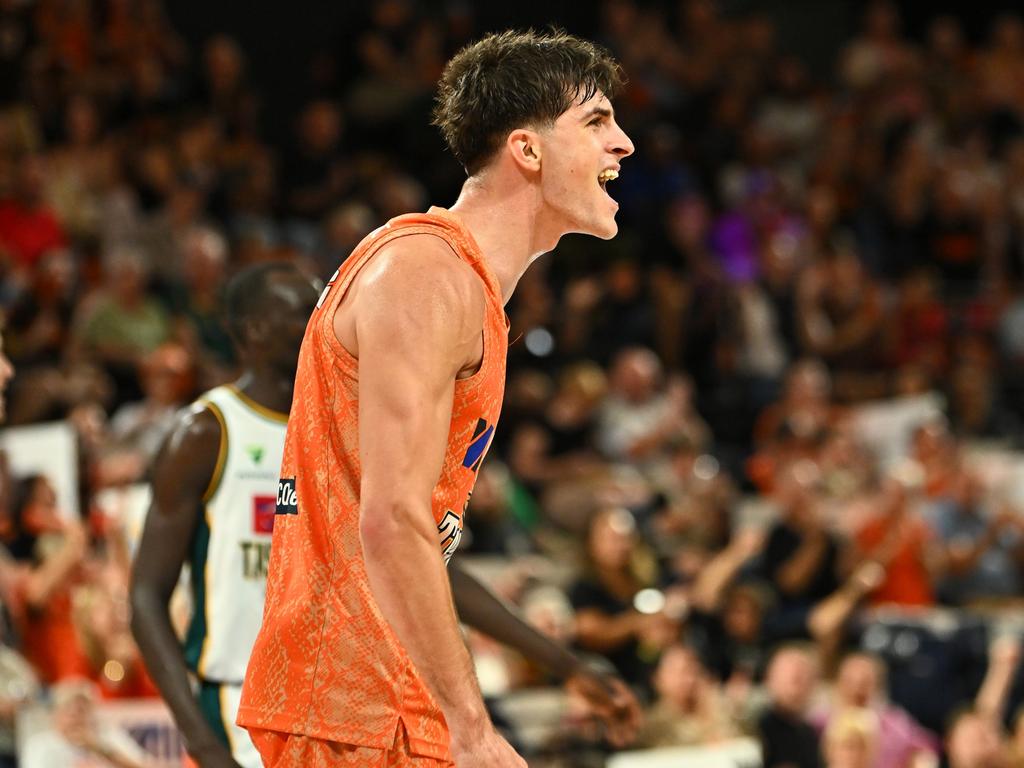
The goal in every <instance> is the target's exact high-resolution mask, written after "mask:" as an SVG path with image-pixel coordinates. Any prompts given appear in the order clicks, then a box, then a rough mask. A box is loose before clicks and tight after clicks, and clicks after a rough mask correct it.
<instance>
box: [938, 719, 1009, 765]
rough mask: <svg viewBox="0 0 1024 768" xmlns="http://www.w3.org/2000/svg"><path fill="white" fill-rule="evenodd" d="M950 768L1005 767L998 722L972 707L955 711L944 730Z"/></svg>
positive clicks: (1005, 758)
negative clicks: (950, 721)
mask: <svg viewBox="0 0 1024 768" xmlns="http://www.w3.org/2000/svg"><path fill="white" fill-rule="evenodd" d="M946 752H947V754H948V756H949V768H1007V766H1008V763H1007V757H1006V751H1005V748H1004V744H1003V737H1002V734H1001V733H1000V729H999V725H998V724H997V723H996V722H993V721H992V720H991V719H989V718H987V717H984V716H983V715H980V714H979V713H977V712H975V711H974V710H970V709H968V710H965V711H964V712H961V713H960V714H958V715H957V716H956V717H955V718H954V720H953V722H952V724H951V725H950V726H949V730H948V731H947V732H946Z"/></svg>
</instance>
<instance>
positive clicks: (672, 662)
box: [637, 644, 740, 747]
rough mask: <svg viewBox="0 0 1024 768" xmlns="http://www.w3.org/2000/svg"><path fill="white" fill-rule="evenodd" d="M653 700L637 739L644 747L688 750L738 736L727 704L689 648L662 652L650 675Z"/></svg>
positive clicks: (679, 647) (638, 743) (671, 647)
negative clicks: (652, 675) (652, 682)
mask: <svg viewBox="0 0 1024 768" xmlns="http://www.w3.org/2000/svg"><path fill="white" fill-rule="evenodd" d="M654 690H655V693H656V694H657V699H656V701H655V703H654V706H653V707H652V708H651V709H650V710H648V712H647V713H646V716H645V718H644V724H643V726H642V728H641V730H640V733H639V735H638V736H637V745H638V746H644V747H690V746H700V745H702V744H713V743H715V742H717V741H723V740H726V739H731V738H736V737H738V736H740V728H739V725H738V723H737V721H736V719H735V718H734V716H733V714H732V712H731V704H730V703H729V702H728V700H727V699H726V698H725V696H724V695H723V694H722V692H721V690H720V689H719V686H718V683H717V681H715V680H714V678H712V677H711V676H710V675H709V674H708V673H707V671H706V670H705V669H704V666H703V665H702V664H701V661H700V658H699V657H698V656H697V654H696V653H695V652H694V650H693V649H692V648H688V647H686V646H685V645H679V644H676V645H672V646H670V647H668V648H667V649H665V651H664V652H663V653H662V655H661V659H660V660H659V661H658V667H657V669H656V670H655V672H654Z"/></svg>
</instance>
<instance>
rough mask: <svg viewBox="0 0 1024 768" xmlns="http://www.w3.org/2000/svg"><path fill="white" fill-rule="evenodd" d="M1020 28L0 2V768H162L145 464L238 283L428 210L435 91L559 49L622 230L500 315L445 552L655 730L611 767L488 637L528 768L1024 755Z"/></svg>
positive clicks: (425, 7)
mask: <svg viewBox="0 0 1024 768" xmlns="http://www.w3.org/2000/svg"><path fill="white" fill-rule="evenodd" d="M1019 13H1020V11H1019V9H1018V8H1017V4H1015V3H1011V2H1004V3H980V2H979V3H972V4H968V5H966V7H965V4H964V3H960V2H953V1H952V0H946V1H944V2H933V3H928V4H925V3H916V2H900V3H884V2H874V3H861V2H854V1H853V0H849V1H847V2H841V1H839V0H821V1H820V2H815V1H813V0H792V1H791V2H781V1H780V2H766V1H764V2H755V0H747V1H745V2H744V1H740V0H734V1H733V2H728V1H727V0H721V2H717V3H715V2H712V1H711V0H681V1H680V2H678V3H669V2H663V3H657V2H649V3H644V2H634V1H633V0H606V1H605V2H601V3H573V2H568V1H565V2H561V1H552V2H533V1H532V0H530V1H528V2H521V3H516V4H508V5H501V6H498V5H497V4H483V3H480V4H474V3H470V2H452V3H437V2H419V3H417V2H415V0H379V1H378V2H373V3H344V2H335V3H331V2H326V1H325V0H324V1H319V2H312V1H310V0H297V1H294V2H290V3H287V4H285V5H283V6H282V4H279V3H274V4H270V3H253V4H250V5H249V6H247V7H245V8H244V10H243V9H241V8H240V7H239V6H238V5H237V4H228V3H200V2H198V1H197V0H175V2H173V3H171V2H168V3H161V2H160V1H159V0H35V1H29V2H19V0H4V1H3V2H0V104H2V110H0V314H2V317H3V318H4V331H3V335H4V348H5V350H6V352H7V353H8V354H9V356H10V358H11V360H12V362H13V363H14V365H15V367H16V373H15V375H14V377H13V379H12V380H11V381H10V386H9V391H8V402H7V408H6V417H7V418H6V424H5V426H4V427H3V430H2V431H0V445H2V447H3V454H2V455H3V457H4V460H3V462H2V463H0V481H2V482H0V489H2V493H0V510H2V515H0V541H2V543H3V545H4V552H3V555H4V556H3V557H2V558H0V599H2V603H3V609H4V610H3V618H4V621H3V623H2V633H0V634H2V637H0V639H2V642H3V645H2V647H0V766H3V765H16V764H18V763H17V760H18V756H19V754H20V758H21V764H22V765H24V766H31V767H32V768H35V766H43V765H45V766H51V765H54V763H53V762H52V759H51V761H50V762H47V759H48V758H46V757H45V755H47V754H55V753H53V752H46V751H45V749H50V748H57V749H63V750H64V751H63V752H60V754H66V755H73V756H74V757H73V758H72V757H69V758H68V760H70V761H71V762H68V763H67V764H68V765H75V766H86V765H90V766H91V765H111V764H113V763H111V762H109V761H108V760H106V759H105V758H103V757H102V756H101V755H100V754H99V750H97V749H96V744H97V743H99V742H100V741H103V743H106V744H107V745H108V746H109V745H119V748H123V749H125V750H127V752H131V746H130V743H129V744H128V745H127V746H126V742H125V739H128V738H131V739H133V740H134V741H135V742H137V743H138V744H140V745H141V747H142V748H143V749H144V750H145V751H146V752H147V753H148V757H146V758H145V760H148V761H149V762H148V763H146V762H144V763H143V764H147V765H153V766H158V765H159V766H163V765H178V764H180V752H181V744H180V740H179V739H178V738H177V736H176V734H175V732H174V729H173V726H172V725H171V724H170V721H169V719H168V717H167V714H166V711H165V710H164V708H163V706H162V704H161V703H160V701H159V698H158V697H157V696H156V692H155V689H154V687H153V685H152V683H151V682H150V681H149V680H148V678H147V676H146V673H145V670H144V668H143V666H142V664H141V662H140V659H139V657H138V652H137V650H136V649H135V647H134V644H133V642H132V640H131V636H130V632H129V630H128V619H129V609H128V601H127V583H128V574H129V569H130V559H131V554H132V551H133V547H134V544H135V541H136V538H137V534H138V531H139V528H140V525H141V520H142V517H143V515H144V514H145V511H146V508H147V504H148V488H147V485H146V478H147V476H148V474H149V467H150V463H151V462H152V459H153V456H154V455H155V452H156V450H157V448H158V446H159V444H160V440H161V439H162V437H163V435H164V434H166V430H167V428H168V425H169V424H170V422H171V420H172V419H173V418H174V415H175V414H176V413H177V412H178V410H179V409H180V408H181V407H182V406H183V405H185V404H187V403H188V402H189V401H190V400H191V399H192V398H193V397H195V395H197V394H198V393H199V392H202V391H204V390H205V389H207V388H209V387H211V386H214V385H216V384H218V383H221V382H223V381H226V380H229V379H230V377H231V376H232V373H233V370H234V358H233V355H232V352H231V349H230V344H229V343H228V339H227V336H226V334H225V331H224V325H223V319H222V316H221V291H222V289H223V287H224V285H225V283H226V281H227V280H228V279H229V277H230V276H231V275H232V274H234V273H235V272H236V271H237V270H238V269H239V268H240V267H242V266H244V265H247V264H251V263H254V262H259V261H263V260H269V259H286V260H289V261H294V262H295V263H297V264H299V265H300V266H302V267H303V268H304V269H306V270H307V271H309V272H310V273H311V274H313V275H316V276H318V277H319V278H320V279H326V278H327V277H328V276H329V275H330V274H331V272H333V270H334V268H335V267H336V266H337V264H338V263H339V261H340V260H341V259H343V258H344V257H345V256H346V255H347V253H348V252H349V250H350V249H351V248H352V247H353V245H354V244H355V243H357V242H358V241H359V239H360V238H361V237H362V236H363V235H364V234H365V233H366V232H368V231H369V230H371V229H372V228H374V227H376V226H378V225H379V224H380V223H382V222H383V221H386V220H387V219H388V218H389V217H391V216H393V215H397V214H399V213H403V212H405V211H408V210H424V209H425V208H426V207H427V206H428V205H430V204H439V205H446V204H450V203H451V202H452V201H453V200H454V198H455V196H456V194H457V192H458V188H459V185H460V183H461V181H462V178H463V174H462V171H461V169H460V168H459V167H458V166H457V164H456V163H454V161H453V160H452V159H451V157H450V156H449V155H448V153H447V152H446V150H445V149H444V146H443V143H442V142H441V140H440V137H439V135H438V134H437V132H436V130H435V129H433V128H432V127H430V126H429V119H430V118H429V112H430V103H431V97H432V89H433V84H434V82H435V80H436V77H437V75H438V74H439V72H440V68H441V67H442V66H443V63H444V61H445V60H446V59H447V57H448V56H450V55H451V54H452V53H453V52H454V51H455V50H457V49H458V47H459V46H460V45H462V44H463V43H464V42H466V41H468V40H471V39H474V38H475V37H477V36H479V35H480V34H482V33H484V32H487V31H490V30H496V29H502V28H506V27H510V26H514V27H526V26H532V27H536V28H543V27H545V26H547V25H549V24H557V25H560V26H562V27H564V28H566V29H567V30H569V31H571V32H574V33H578V34H581V35H584V36H587V37H591V38H593V39H595V40H597V41H599V42H601V43H603V44H604V45H606V46H608V47H609V48H610V49H611V50H612V51H613V52H614V53H615V54H616V55H617V56H618V57H620V59H621V61H622V62H623V65H624V67H625V70H626V73H627V75H628V77H629V79H630V83H629V85H628V87H627V88H626V90H625V92H624V93H623V94H622V95H621V96H620V98H619V99H618V100H617V102H616V107H617V110H618V113H617V114H618V118H619V120H620V122H621V124H622V125H623V127H624V128H625V129H626V130H627V131H628V132H629V133H630V135H631V137H632V138H633V140H634V141H635V143H636V145H637V153H636V155H635V157H632V158H630V159H628V160H626V161H625V162H624V164H623V172H622V175H621V178H620V179H619V180H617V181H616V182H614V183H613V185H612V186H611V187H610V192H611V193H612V194H613V196H615V197H616V198H617V199H619V200H620V202H621V204H622V209H621V212H620V215H619V221H620V224H621V233H620V235H619V236H618V237H617V238H616V239H615V240H613V241H611V242H607V243H604V242H598V241H594V240H591V239H584V238H578V237H567V238H565V239H564V240H563V242H562V243H561V244H560V245H559V247H558V248H557V250H556V251H555V252H554V253H553V254H550V255H548V256H546V257H545V258H544V259H543V260H542V261H541V262H539V263H538V264H537V265H535V266H534V268H532V270H531V272H530V273H529V274H528V275H527V276H526V277H525V278H524V279H523V281H522V282H521V284H520V286H519V288H518V290H517V293H516V296H515V297H514V298H513V300H512V302H511V303H510V304H509V306H508V312H509V315H510V318H511V321H512V331H511V336H510V339H511V340H513V343H512V345H511V347H510V357H509V378H508V390H507V397H506V404H505V409H504V411H503V416H502V422H501V424H500V426H499V430H498V437H497V438H496V442H495V446H494V448H493V449H492V451H491V454H490V456H489V457H488V460H487V462H486V464H485V465H484V468H483V469H482V470H481V476H480V481H479V485H478V488H477V490H476V492H475V494H474V497H473V502H472V505H471V507H470V509H469V514H468V518H467V529H468V533H467V535H466V537H465V539H464V542H463V547H462V550H461V551H460V553H459V554H458V555H457V556H458V557H460V558H463V559H464V562H467V563H468V564H470V565H471V566H472V567H473V568H474V569H476V571H477V572H478V573H479V574H480V575H481V576H483V577H484V578H485V579H486V580H487V581H488V582H489V583H490V584H492V586H494V588H495V589H496V590H498V591H499V592H500V593H501V594H502V595H503V596H504V597H506V598H507V599H508V600H509V601H511V602H512V603H514V604H516V605H517V606H518V607H519V608H520V609H521V610H522V611H523V613H524V615H525V616H526V617H527V618H528V620H530V621H532V622H534V623H536V624H537V625H538V626H540V627H541V628H542V629H543V630H544V631H546V632H549V633H551V634H552V635H554V636H556V637H558V638H559V639H561V640H563V641H565V642H568V643H573V644H574V645H576V646H577V647H578V648H580V649H581V650H586V651H588V652H592V653H599V654H604V655H606V656H607V657H608V658H609V659H610V660H611V661H612V662H613V663H614V664H615V666H616V667H617V668H618V670H619V672H620V673H621V674H622V675H623V676H624V677H625V678H626V679H627V680H628V682H629V683H630V684H631V685H632V686H633V687H634V689H635V690H636V691H637V693H638V695H639V696H640V697H641V699H642V700H643V703H644V706H645V709H646V711H647V718H646V724H645V726H644V727H643V729H642V732H641V735H640V738H639V740H638V742H637V744H636V745H634V747H633V748H632V749H631V750H629V751H628V752H625V753H621V754H614V753H613V751H612V750H611V749H610V748H609V747H608V746H607V745H606V744H605V743H604V741H603V739H602V738H601V734H600V731H599V730H597V729H596V728H594V727H593V725H592V724H590V723H588V722H586V720H585V718H584V717H583V715H582V713H581V710H580V708H579V702H576V701H574V700H573V699H572V698H571V697H568V696H567V695H566V694H565V692H564V691H563V690H562V689H561V688H560V687H559V686H558V685H557V684H556V681H555V680H553V679H552V678H551V677H550V676H549V675H548V674H547V673H545V672H544V671H543V670H539V669H536V668H534V667H532V666H531V665H529V664H528V663H526V662H525V661H524V660H523V659H520V658H518V657H515V656H514V655H512V654H510V653H508V652H506V651H503V650H502V649H500V648H498V647H496V646H495V645H494V644H493V643H491V642H489V641H487V640H486V639H485V638H482V637H479V636H475V635H473V636H470V638H469V642H470V645H471V648H472V649H473V652H474V655H475V658H476V660H477V664H478V671H479V674H480V679H481V685H482V688H483V690H484V692H485V694H486V696H487V697H488V701H489V703H490V704H491V706H492V710H493V713H494V716H495V719H496V721H497V722H499V723H500V724H501V726H502V727H503V728H505V729H507V731H508V733H509V735H510V738H511V739H512V740H513V742H514V743H515V744H516V745H517V746H518V747H519V748H520V749H521V750H522V751H523V753H524V754H525V755H527V756H528V758H529V761H530V765H531V766H551V767H553V766H574V767H576V766H579V767H583V768H586V767H587V766H601V765H609V766H611V767H612V768H631V767H632V768H654V766H666V767H667V766H673V767H674V766H686V768H690V767H691V766H695V767H697V768H700V766H705V767H706V768H714V767H717V766H721V767H722V768H724V767H725V766H736V765H742V766H756V765H762V764H763V765H765V767H766V768H771V766H778V768H782V766H784V765H798V766H800V768H803V766H805V765H806V766H811V765H819V764H821V765H827V766H829V768H868V767H869V766H878V767H879V768H921V766H926V765H937V764H943V765H948V766H950V767H951V768H1016V767H1018V766H1024V724H1022V722H1021V718H1020V717H1019V716H1018V713H1019V708H1020V706H1021V704H1022V703H1024V681H1022V677H1024V673H1022V672H1021V671H1020V670H1019V660H1020V650H1021V641H1020V635H1021V631H1022V630H1024V620H1022V614H1021V605H1022V602H1021V600H1020V596H1021V590H1022V588H1024V461H1022V458H1024V456H1022V454H1021V452H1020V451H1021V447H1022V443H1024V441H1022V437H1024V433H1022V431H1021V430H1022V428H1024V376H1022V372H1021V361H1022V360H1024V22H1022V21H1021V17H1020V15H1019ZM1014 14H1018V15H1014ZM0 378H6V375H5V374H4V373H3V369H0ZM189 612H190V606H189V605H188V604H187V600H185V599H182V600H180V601H179V604H177V605H176V606H175V617H176V619H177V620H178V621H179V622H182V623H183V622H184V621H186V620H187V618H188V614H189ZM780 648H782V649H784V651H783V652H782V653H779V649H780ZM856 650H859V651H863V652H864V654H865V655H861V656H856V655H853V656H851V655H850V652H851V651H856ZM53 745H57V746H56V747H54V746H53ZM44 748H45V749H44ZM819 759H820V761H821V762H820V763H819V762H818V761H819Z"/></svg>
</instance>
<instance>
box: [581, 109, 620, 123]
mask: <svg viewBox="0 0 1024 768" xmlns="http://www.w3.org/2000/svg"><path fill="white" fill-rule="evenodd" d="M613 114H614V112H612V109H611V107H594V108H593V109H591V110H590V111H589V112H587V113H586V114H585V115H583V117H581V118H580V122H581V123H585V122H588V121H589V120H590V119H591V118H593V117H611V116H612V115H613Z"/></svg>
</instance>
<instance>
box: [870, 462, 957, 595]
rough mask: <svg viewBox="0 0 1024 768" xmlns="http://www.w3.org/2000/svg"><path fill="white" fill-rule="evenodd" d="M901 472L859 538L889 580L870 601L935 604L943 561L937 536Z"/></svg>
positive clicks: (887, 484) (888, 483)
mask: <svg viewBox="0 0 1024 768" xmlns="http://www.w3.org/2000/svg"><path fill="white" fill-rule="evenodd" d="M913 482H915V480H914V479H909V480H908V478H906V477H903V473H901V471H900V470H899V469H897V470H893V471H892V472H890V474H889V476H888V477H886V478H885V479H884V480H883V481H882V487H881V489H880V493H879V502H878V503H879V512H878V515H877V516H876V517H874V518H873V519H871V520H869V521H868V522H867V523H866V524H865V525H864V527H863V528H861V529H860V531H859V532H858V533H857V535H856V546H857V549H858V550H859V554H860V556H861V558H862V559H869V560H875V561H877V562H878V563H879V564H880V565H882V567H883V568H884V569H885V578H884V579H883V580H882V582H881V584H879V586H878V588H877V589H875V590H874V591H873V592H872V593H871V595H870V597H869V600H870V602H871V604H873V605H886V604H889V605H905V606H924V607H927V606H931V605H934V604H935V589H934V583H935V579H936V577H937V575H938V574H939V573H940V572H941V570H942V568H943V565H944V560H945V558H944V557H943V554H942V551H941V548H940V547H938V546H937V542H936V540H935V534H934V532H933V531H932V530H931V528H930V527H929V525H928V524H927V523H926V522H925V521H924V519H923V518H922V517H921V516H920V514H919V513H918V512H916V511H915V509H914V506H913V502H912V500H911V499H909V498H908V487H907V485H908V483H913Z"/></svg>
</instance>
